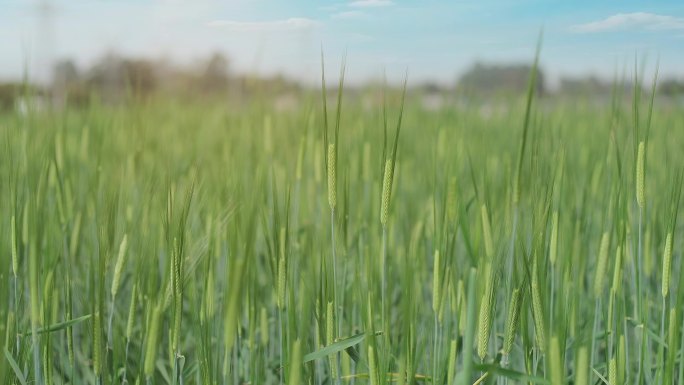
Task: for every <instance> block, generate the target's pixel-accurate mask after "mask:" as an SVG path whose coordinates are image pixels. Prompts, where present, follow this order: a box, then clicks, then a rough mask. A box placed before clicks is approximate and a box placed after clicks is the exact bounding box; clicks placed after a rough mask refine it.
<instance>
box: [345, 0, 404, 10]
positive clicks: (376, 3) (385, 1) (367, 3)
mask: <svg viewBox="0 0 684 385" xmlns="http://www.w3.org/2000/svg"><path fill="white" fill-rule="evenodd" d="M393 4H394V2H392V0H356V1H352V2H351V3H349V6H350V7H357V8H370V7H388V6H390V5H393Z"/></svg>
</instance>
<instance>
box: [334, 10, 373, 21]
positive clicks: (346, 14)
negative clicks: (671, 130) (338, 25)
mask: <svg viewBox="0 0 684 385" xmlns="http://www.w3.org/2000/svg"><path fill="white" fill-rule="evenodd" d="M332 18H333V19H354V20H358V19H366V18H368V14H367V13H365V12H361V11H343V12H338V13H335V14H333V15H332Z"/></svg>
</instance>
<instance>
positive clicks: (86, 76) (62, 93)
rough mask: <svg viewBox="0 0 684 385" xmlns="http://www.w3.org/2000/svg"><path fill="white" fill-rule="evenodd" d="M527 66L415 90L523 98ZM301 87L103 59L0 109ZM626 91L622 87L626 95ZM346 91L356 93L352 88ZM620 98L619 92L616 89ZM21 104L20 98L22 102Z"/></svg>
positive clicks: (209, 67) (221, 71) (207, 62)
mask: <svg viewBox="0 0 684 385" xmlns="http://www.w3.org/2000/svg"><path fill="white" fill-rule="evenodd" d="M531 73H532V66H531V65H529V64H483V63H475V64H474V65H473V66H472V67H471V68H470V69H468V70H467V71H466V72H464V73H463V74H462V75H461V76H460V78H459V79H458V81H457V82H456V83H455V84H452V85H449V84H436V83H430V84H428V83H426V84H423V85H419V86H417V87H415V88H414V89H413V91H417V92H419V93H423V94H450V93H454V92H456V93H459V94H462V95H473V96H477V97H484V98H491V97H494V96H498V95H503V96H510V95H519V94H524V93H525V92H526V90H527V85H528V82H529V77H530V74H531ZM536 85H537V86H536V87H537V89H536V93H537V94H538V95H539V96H560V97H563V96H569V97H587V96H589V97H610V95H611V94H612V93H613V92H614V91H615V90H618V89H616V88H615V87H614V85H613V83H612V82H608V81H604V80H601V79H599V78H597V77H591V76H588V77H580V78H562V79H560V82H559V84H558V87H556V89H554V90H550V89H549V88H548V85H547V82H546V77H545V74H544V71H543V70H542V69H541V68H538V69H537V82H536ZM303 88H304V86H302V85H301V84H299V83H297V82H296V81H293V80H290V79H287V78H285V77H284V76H273V77H268V78H267V77H257V76H250V75H238V74H237V73H234V72H233V71H231V63H230V60H229V59H228V58H227V57H225V56H224V55H222V54H220V53H214V54H212V55H210V56H208V57H206V58H205V59H204V60H200V61H198V62H196V63H195V64H194V65H190V66H186V67H181V66H178V65H173V64H171V63H170V62H169V61H168V60H164V59H158V60H151V59H142V58H130V57H124V56H121V55H118V54H115V53H108V54H105V55H104V56H102V57H100V59H99V60H97V61H96V62H95V63H94V64H92V65H91V66H90V67H88V68H79V67H78V66H77V65H76V64H75V63H74V62H73V61H72V60H62V61H59V62H57V63H56V64H55V65H54V68H53V78H52V84H50V85H48V86H42V87H39V86H36V85H31V84H26V83H22V82H14V83H4V84H3V83H0V109H5V110H7V109H11V108H13V107H16V106H17V102H18V101H23V100H24V99H25V98H26V95H32V97H34V98H40V99H41V103H43V104H47V103H50V104H52V105H57V106H63V105H67V104H68V105H86V104H88V103H90V102H92V101H94V100H97V101H99V102H103V103H108V104H112V103H118V102H121V101H124V100H130V99H131V98H132V99H134V100H136V101H141V100H145V99H148V98H150V97H151V96H153V95H159V94H162V95H170V96H173V97H177V98H188V99H191V100H197V99H198V98H215V97H221V98H225V99H226V100H231V101H234V102H236V103H244V102H245V101H247V100H249V99H250V97H264V96H268V97H278V96H282V95H285V96H289V97H290V98H292V97H293V95H298V93H299V92H300V91H301V90H302V89H303ZM631 89H632V86H631V85H630V84H629V82H627V83H624V84H622V88H621V90H622V91H623V92H625V95H627V96H628V95H629V92H630V90H631ZM349 91H351V92H354V90H352V89H350V90H349ZM618 91H619V90H618ZM659 92H660V95H661V96H678V95H679V96H682V95H684V80H678V79H663V80H661V81H660V83H659ZM22 98H24V99H22Z"/></svg>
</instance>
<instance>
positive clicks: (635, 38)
mask: <svg viewBox="0 0 684 385" xmlns="http://www.w3.org/2000/svg"><path fill="white" fill-rule="evenodd" d="M48 1H49V4H50V9H51V12H50V14H51V16H50V17H49V18H41V17H40V16H39V15H40V12H39V9H40V6H39V4H40V3H39V0H0V47H2V50H0V79H8V78H15V77H19V76H21V74H22V73H23V71H24V68H29V71H31V73H32V76H35V77H36V78H41V77H45V76H47V75H46V74H47V71H46V70H45V67H46V63H49V62H50V61H51V60H54V59H55V58H65V57H71V58H73V59H75V61H76V62H77V63H78V64H79V65H81V66H85V65H88V64H89V63H92V62H93V61H94V60H96V59H97V58H98V57H99V56H101V55H102V54H103V53H105V52H107V51H115V52H119V53H122V54H126V55H137V56H146V57H150V58H160V57H165V58H168V59H171V60H172V61H174V62H177V63H180V64H185V65H191V64H192V63H193V62H196V61H197V60H198V59H200V58H202V57H206V56H207V55H208V54H209V53H210V52H213V51H217V50H218V51H223V52H225V53H226V54H227V55H228V56H229V57H230V58H231V61H232V66H233V68H234V69H235V70H236V71H239V72H252V73H260V74H274V73H284V74H286V75H289V76H292V77H296V78H297V79H300V80H304V81H308V82H315V81H317V79H319V76H320V71H319V68H320V49H321V46H322V47H323V49H324V51H325V56H326V63H327V65H328V67H329V68H330V71H331V73H332V71H333V70H335V69H336V68H338V66H339V62H340V59H341V57H342V56H343V54H344V53H345V52H346V53H347V65H348V72H347V76H348V79H350V80H351V81H352V82H356V83H359V82H362V81H365V80H368V79H377V78H379V77H380V76H382V74H383V72H385V73H386V74H387V77H388V78H389V79H390V81H396V80H398V79H400V78H401V77H403V74H404V72H405V70H406V69H408V71H409V79H410V81H412V82H421V81H426V80H430V81H437V82H449V83H451V82H454V81H455V79H457V76H458V75H459V74H460V73H462V72H463V71H464V70H466V69H467V68H468V67H469V66H470V65H472V63H473V62H475V61H482V62H497V63H499V62H525V61H529V60H530V59H531V58H532V57H533V55H534V48H535V44H536V41H537V37H538V35H539V31H540V30H541V29H542V27H543V29H544V39H543V47H542V58H541V62H542V65H543V67H544V69H545V71H546V72H547V74H548V75H549V77H550V78H551V79H557V78H558V77H559V76H560V75H586V74H595V75H599V76H603V77H608V78H611V77H613V75H614V74H615V73H616V72H617V73H623V72H625V71H627V73H629V72H630V71H632V68H633V63H634V58H635V55H637V57H638V58H639V59H640V60H642V59H644V58H645V60H646V63H647V67H646V68H647V70H650V71H651V72H652V70H653V68H655V63H656V62H659V67H660V72H661V74H663V76H677V77H679V78H684V66H682V65H681V63H684V5H683V4H684V2H682V1H681V0H668V1H649V2H644V1H586V0H580V1H572V2H568V1H541V0H523V1H500V0H497V1H485V0H481V1H448V2H447V1H434V0H427V1H401V0H351V1H326V2H324V1H318V2H314V1H302V0H295V1H282V0H252V1H247V0H228V1H217V0H196V1H180V0H136V1H132V0H116V1H114V0H98V1H95V0H88V1H86V0H48ZM46 21H47V22H46ZM335 72H336V71H335Z"/></svg>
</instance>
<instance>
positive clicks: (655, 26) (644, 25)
mask: <svg viewBox="0 0 684 385" xmlns="http://www.w3.org/2000/svg"><path fill="white" fill-rule="evenodd" d="M625 29H632V30H634V29H646V30H673V29H684V18H681V17H675V16H668V15H657V14H654V13H647V12H633V13H618V14H615V15H612V16H609V17H607V18H605V19H603V20H598V21H593V22H590V23H585V24H577V25H574V26H572V27H571V30H572V31H574V32H579V33H592V32H604V31H615V30H625Z"/></svg>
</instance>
